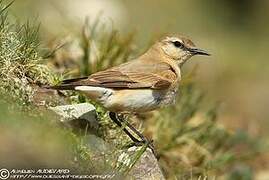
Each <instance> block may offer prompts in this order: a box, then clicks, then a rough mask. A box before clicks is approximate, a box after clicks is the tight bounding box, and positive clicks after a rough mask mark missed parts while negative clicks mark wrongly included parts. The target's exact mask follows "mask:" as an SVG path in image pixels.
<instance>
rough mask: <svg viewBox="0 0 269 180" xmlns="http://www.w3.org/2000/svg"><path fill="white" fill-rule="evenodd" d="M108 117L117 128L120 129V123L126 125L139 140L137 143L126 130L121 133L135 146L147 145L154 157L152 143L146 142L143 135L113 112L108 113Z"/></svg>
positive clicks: (150, 141)
mask: <svg viewBox="0 0 269 180" xmlns="http://www.w3.org/2000/svg"><path fill="white" fill-rule="evenodd" d="M109 117H110V118H111V119H112V120H113V121H114V122H115V123H116V124H117V125H118V126H119V127H122V123H124V124H126V126H127V127H128V128H129V129H131V130H132V131H133V132H134V133H135V134H136V135H137V136H138V137H139V138H140V139H141V141H139V140H138V139H137V138H135V137H134V136H133V135H132V134H131V133H130V132H129V131H128V130H127V129H126V128H123V131H124V132H125V133H126V134H127V135H128V136H129V137H130V138H131V139H132V141H133V142H134V143H135V145H142V144H145V143H147V144H148V147H149V148H150V149H151V150H152V152H153V153H154V155H155V156H156V152H155V149H154V146H153V141H152V140H148V139H147V138H146V137H145V136H143V134H141V133H140V132H139V131H138V130H137V129H136V128H135V127H134V126H132V125H131V124H130V123H129V122H128V121H126V120H125V119H124V118H123V117H118V115H117V114H116V113H114V112H109Z"/></svg>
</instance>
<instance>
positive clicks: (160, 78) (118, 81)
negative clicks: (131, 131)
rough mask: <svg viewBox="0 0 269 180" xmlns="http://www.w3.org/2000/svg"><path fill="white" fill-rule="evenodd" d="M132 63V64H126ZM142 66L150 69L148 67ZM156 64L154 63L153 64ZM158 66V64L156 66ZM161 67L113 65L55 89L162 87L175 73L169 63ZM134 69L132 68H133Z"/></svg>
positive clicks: (166, 86)
mask: <svg viewBox="0 0 269 180" xmlns="http://www.w3.org/2000/svg"><path fill="white" fill-rule="evenodd" d="M127 65H128V66H129V65H132V64H130V63H129V64H127ZM146 66H147V65H145V66H144V67H143V68H147V69H151V68H150V67H146ZM155 66H156V65H155ZM156 67H158V66H156ZM160 67H161V68H160V69H158V68H154V69H153V70H152V72H150V71H148V72H147V71H146V72H144V71H139V70H137V67H135V66H134V65H132V68H127V67H126V66H122V65H121V66H119V67H114V68H111V69H107V70H105V71H100V72H97V73H95V74H92V75H91V76H89V77H88V78H87V79H85V78H78V79H77V80H76V79H72V80H67V81H64V83H63V84H62V85H60V86H57V89H60V88H61V87H62V88H64V89H67V88H70V89H74V87H76V86H98V87H108V88H128V89H138V88H151V89H164V88H168V87H169V86H170V85H171V84H172V83H173V82H174V81H175V80H176V74H175V73H174V71H173V70H172V69H171V67H170V66H169V65H167V64H166V65H165V66H164V64H163V63H162V64H161V66H160ZM134 68H135V70H132V69H134Z"/></svg>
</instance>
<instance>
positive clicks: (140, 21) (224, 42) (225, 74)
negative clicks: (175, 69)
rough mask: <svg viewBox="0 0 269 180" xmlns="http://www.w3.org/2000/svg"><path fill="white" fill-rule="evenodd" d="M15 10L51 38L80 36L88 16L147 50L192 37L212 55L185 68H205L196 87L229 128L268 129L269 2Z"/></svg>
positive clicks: (65, 2)
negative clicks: (166, 37) (157, 41)
mask: <svg viewBox="0 0 269 180" xmlns="http://www.w3.org/2000/svg"><path fill="white" fill-rule="evenodd" d="M11 9H12V10H11V11H12V14H13V15H14V16H16V18H18V19H24V20H25V19H32V18H34V19H38V20H37V21H41V31H43V32H44V33H42V34H41V36H43V38H46V40H47V39H48V38H47V37H48V36H49V37H50V38H51V39H52V38H57V37H59V36H61V37H62V36H64V35H69V34H71V33H72V32H79V31H81V25H82V24H83V23H84V20H85V18H86V16H88V17H89V19H94V18H96V17H97V16H100V19H101V21H103V22H104V23H106V24H108V27H112V26H114V27H116V28H117V29H119V30H120V31H121V33H127V32H135V33H136V44H137V46H138V49H139V51H141V52H143V51H144V50H145V48H146V47H147V45H148V43H149V42H150V41H151V40H152V38H153V37H155V36H157V35H160V34H162V33H166V32H176V33H181V34H183V35H186V36H188V37H189V38H191V39H192V40H193V41H194V42H195V44H196V45H197V46H199V47H201V48H204V49H207V50H208V51H209V52H211V53H212V56H211V57H210V58H202V57H194V58H193V59H192V60H191V61H190V62H189V63H188V65H187V68H186V67H185V68H184V69H188V66H189V67H192V66H195V65H199V69H198V72H197V77H196V78H197V82H198V83H199V84H200V86H201V87H202V88H203V89H204V90H205V91H206V92H207V94H209V95H208V97H209V98H211V99H213V100H219V101H221V102H222V106H221V113H222V114H223V116H221V120H222V121H223V123H225V124H227V125H228V126H231V127H232V128H234V127H235V128H247V129H248V130H249V131H251V132H252V133H261V132H266V131H267V130H268V129H266V127H268V121H267V120H268V117H269V111H268V107H269V83H268V79H267V78H268V72H269V61H268V58H267V51H268V46H269V23H268V17H269V1H266V0H257V1H253V0H236V1H235V0H225V1H220V0H218V1H217V0H203V1H197V0H196V1H195V0H180V1H179V0H169V1H165V0H146V1H144V0H137V1H127V0H110V1H106V0H77V1H72V0H61V1H53V0H47V1H41V0H23V1H16V3H14V5H13V7H12V8H11ZM100 14H101V15H100ZM185 71H187V70H185ZM260 127H262V128H260Z"/></svg>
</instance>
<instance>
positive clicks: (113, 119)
mask: <svg viewBox="0 0 269 180" xmlns="http://www.w3.org/2000/svg"><path fill="white" fill-rule="evenodd" d="M109 117H110V119H111V120H112V121H114V122H115V123H116V124H117V125H118V126H119V127H122V124H121V121H119V119H118V116H117V114H116V113H114V112H109ZM123 131H124V132H125V133H126V134H127V135H128V136H129V137H130V138H131V139H132V141H133V142H135V143H139V142H140V141H139V140H138V139H137V138H135V137H134V136H133V135H132V134H131V133H130V132H129V131H128V130H127V129H126V128H123Z"/></svg>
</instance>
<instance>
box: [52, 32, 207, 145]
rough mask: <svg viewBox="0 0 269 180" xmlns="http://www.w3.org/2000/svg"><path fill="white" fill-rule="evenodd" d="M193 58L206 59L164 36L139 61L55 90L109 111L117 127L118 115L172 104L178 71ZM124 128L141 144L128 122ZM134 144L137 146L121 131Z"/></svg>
mask: <svg viewBox="0 0 269 180" xmlns="http://www.w3.org/2000/svg"><path fill="white" fill-rule="evenodd" d="M194 55H207V56H208V55H209V54H208V53H207V52H206V51H204V50H201V49H198V48H197V47H196V46H195V45H194V43H193V42H192V41H191V40H189V39H187V38H185V37H182V36H180V35H167V36H165V37H163V38H161V39H160V40H159V41H157V42H156V43H155V44H153V46H152V47H151V48H150V49H149V50H148V51H147V52H146V53H144V54H143V55H141V56H140V57H138V58H136V59H134V60H131V61H129V62H127V63H124V64H121V65H118V66H115V67H111V68H109V69H106V70H104V71H100V72H97V73H94V74H92V75H90V76H89V77H83V78H76V79H69V80H65V81H63V83H62V84H61V85H59V86H52V87H51V88H53V89H57V90H76V91H81V92H83V93H85V94H86V95H87V96H88V97H89V98H90V99H92V100H94V101H96V102H98V103H100V104H101V105H103V106H104V107H105V108H106V109H107V110H109V111H110V117H111V119H112V120H113V121H114V122H116V123H117V124H118V125H119V126H121V123H122V119H120V118H118V116H117V115H118V114H119V113H123V114H124V113H141V112H147V111H151V110H155V109H157V108H160V107H162V106H166V105H169V104H172V103H174V102H175V97H176V93H177V91H178V87H179V84H180V80H181V72H180V67H181V66H182V65H183V64H184V63H185V62H186V61H187V60H188V59H189V58H190V57H192V56H194ZM126 123H127V126H128V127H129V128H130V129H131V130H132V131H133V132H134V133H136V134H137V135H138V136H139V137H140V138H142V141H143V142H144V141H145V140H146V138H144V137H143V136H142V134H140V133H139V132H138V131H136V129H135V128H134V127H132V126H131V125H130V124H129V123H128V122H126ZM124 131H125V132H126V133H127V135H129V137H130V138H131V139H132V140H133V141H135V142H141V141H139V140H138V139H137V138H135V137H134V136H132V134H131V133H129V132H128V131H127V129H125V128H124Z"/></svg>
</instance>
